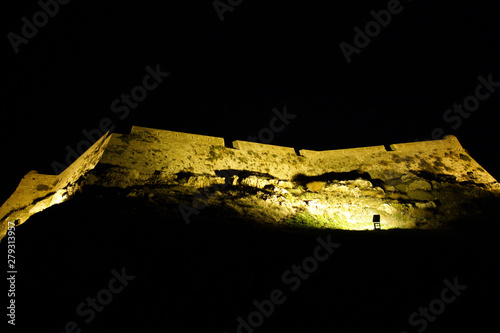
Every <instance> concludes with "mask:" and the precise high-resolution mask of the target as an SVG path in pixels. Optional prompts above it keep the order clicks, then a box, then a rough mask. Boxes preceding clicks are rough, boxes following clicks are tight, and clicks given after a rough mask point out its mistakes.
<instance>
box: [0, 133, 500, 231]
mask: <svg viewBox="0 0 500 333" xmlns="http://www.w3.org/2000/svg"><path fill="white" fill-rule="evenodd" d="M297 152H298V154H297ZM98 167H104V168H107V169H113V168H115V169H116V170H120V172H121V173H122V174H126V175H128V176H127V177H126V180H124V178H123V177H122V178H120V179H121V180H120V183H116V182H113V181H112V180H109V179H108V180H102V179H101V180H97V181H96V182H95V183H96V184H99V185H101V186H118V187H128V186H134V185H145V184H148V182H149V181H150V180H151V179H152V177H153V175H159V174H160V175H163V176H166V177H167V178H168V175H176V174H179V173H181V172H188V173H191V174H200V175H211V176H216V175H217V173H218V172H220V171H224V170H240V171H250V172H256V173H261V174H262V173H265V174H268V175H270V176H272V177H274V178H276V179H279V180H293V179H295V177H297V176H299V175H301V176H319V175H323V174H326V173H345V172H352V171H356V172H358V173H360V174H367V175H369V177H370V178H371V179H379V180H381V181H384V182H387V181H390V180H392V179H399V178H401V177H402V176H403V175H406V174H409V173H419V172H426V173H432V174H436V175H448V176H453V177H452V178H454V179H456V181H457V182H463V181H471V182H474V183H480V184H485V185H486V186H489V184H490V185H491V184H496V185H498V184H497V182H496V180H495V179H494V178H493V177H492V176H491V175H490V174H489V173H488V172H487V171H486V170H484V169H483V168H482V167H481V166H480V165H479V164H478V163H477V162H476V161H475V160H474V159H473V158H472V157H471V156H470V155H469V154H468V153H467V152H466V151H465V150H464V149H463V147H462V146H461V144H460V142H459V141H458V139H457V138H456V137H455V136H447V137H445V138H444V139H443V140H435V141H424V142H411V143H398V144H391V145H378V146H372V147H360V148H352V149H337V150H324V151H314V150H307V149H301V150H296V149H295V148H292V147H282V146H275V145H269V144H261V143H255V142H248V141H240V140H237V141H233V142H232V147H226V145H225V140H224V139H223V138H220V137H212V136H206V135H199V134H190V133H182V132H175V131H168V130H160V129H151V128H145V127H139V126H134V127H132V130H131V132H130V133H129V134H118V133H112V134H110V133H107V134H106V135H104V136H103V137H102V138H100V139H99V140H98V141H97V142H95V143H94V144H93V145H92V147H90V148H89V149H88V150H87V151H86V152H85V153H84V154H82V155H81V156H80V157H79V158H78V159H77V160H76V161H74V162H73V163H72V164H71V165H70V166H69V167H68V168H67V169H66V170H64V171H63V172H61V173H60V174H59V175H41V174H38V173H37V172H36V171H31V172H29V173H28V174H27V175H26V176H25V177H24V178H23V179H22V180H21V182H20V184H19V186H18V188H17V189H16V191H15V192H14V193H13V194H12V196H11V197H10V198H9V199H8V200H7V201H6V202H5V203H4V204H3V205H2V206H1V207H0V219H1V222H2V223H3V222H4V221H5V220H6V219H7V218H8V219H11V220H12V219H18V220H20V221H21V223H22V222H24V221H25V220H26V219H27V218H28V217H29V216H30V215H32V214H33V213H35V212H37V211H40V210H43V209H45V208H46V207H49V206H51V205H53V204H55V203H58V202H61V201H63V200H64V198H65V196H66V195H67V193H68V191H69V190H68V189H69V188H70V187H71V186H74V184H76V183H77V182H78V181H80V180H81V179H83V178H85V179H87V178H89V177H93V175H92V171H93V170H94V169H96V168H98ZM94 177H95V176H94ZM496 185H495V186H496Z"/></svg>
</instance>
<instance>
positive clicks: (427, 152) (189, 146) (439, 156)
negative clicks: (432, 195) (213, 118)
mask: <svg viewBox="0 0 500 333" xmlns="http://www.w3.org/2000/svg"><path fill="white" fill-rule="evenodd" d="M233 147H234V148H228V147H225V145H224V139H223V138H217V137H209V136H203V135H192V134H186V133H180V132H173V131H164V130H156V129H148V128H142V127H134V128H133V129H132V131H131V134H128V135H122V134H113V135H112V136H111V140H110V142H109V144H108V147H107V148H106V150H105V152H104V155H103V157H102V159H101V161H100V163H104V164H108V165H114V166H120V167H124V168H131V169H135V170H137V171H139V172H140V173H144V174H150V173H154V172H167V173H178V172H182V171H185V172H192V173H198V174H211V175H213V174H214V173H215V171H217V170H227V169H234V170H248V171H254V172H261V173H268V174H270V175H272V176H274V177H276V178H280V179H288V180H289V179H292V178H293V177H294V176H295V175H297V174H305V175H309V176H314V175H320V174H323V173H327V172H349V171H354V170H357V171H360V172H367V173H369V174H370V175H371V177H372V178H379V179H382V180H388V179H393V178H397V177H398V176H401V175H403V174H406V173H408V172H410V170H412V171H427V172H431V173H440V174H447V175H453V176H456V177H457V180H458V181H466V180H473V181H475V182H478V183H491V182H495V179H494V178H493V177H492V176H491V175H490V174H488V172H486V171H485V170H484V169H482V168H481V166H480V165H479V164H478V163H477V162H476V161H474V160H473V159H472V158H471V157H470V156H469V154H468V153H467V152H466V151H465V150H464V149H463V148H462V146H461V145H460V143H459V142H458V140H457V138H456V137H454V136H447V137H446V138H445V139H443V140H436V141H425V142H412V143H402V144H393V145H390V147H391V149H392V151H387V150H386V148H385V147H384V146H373V147H362V148H353V149H338V150H326V151H313V150H305V149H304V150H300V151H299V154H300V155H297V154H296V152H295V149H294V148H290V147H281V146H274V145H266V144H259V143H254V142H247V141H234V142H233Z"/></svg>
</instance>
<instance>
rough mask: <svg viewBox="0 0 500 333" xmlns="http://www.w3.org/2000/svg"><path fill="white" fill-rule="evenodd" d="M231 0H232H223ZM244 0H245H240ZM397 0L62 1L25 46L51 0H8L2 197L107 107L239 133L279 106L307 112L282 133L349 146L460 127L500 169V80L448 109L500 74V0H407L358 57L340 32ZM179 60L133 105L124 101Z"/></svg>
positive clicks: (155, 123)
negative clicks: (29, 25) (451, 111)
mask: <svg viewBox="0 0 500 333" xmlns="http://www.w3.org/2000/svg"><path fill="white" fill-rule="evenodd" d="M223 2H226V3H227V1H223ZM237 2H238V1H233V3H237ZM387 5H388V1H352V0H349V1H334V3H333V4H332V3H330V2H328V3H325V2H324V1H272V2H269V1H250V0H243V1H241V4H240V5H238V6H236V7H234V10H233V11H232V12H225V13H224V17H225V19H224V21H222V22H221V20H220V19H219V16H218V14H217V12H216V10H215V9H214V6H213V1H211V0H210V1H200V2H196V3H191V2H189V3H188V2H187V1H147V3H145V2H141V1H106V2H105V3H103V1H76V0H73V1H71V2H69V3H68V4H65V5H61V6H60V8H59V12H58V13H57V14H56V15H54V17H52V18H50V19H49V21H48V24H47V25H46V26H44V27H41V28H39V32H38V34H37V35H36V36H34V37H33V38H31V39H29V42H28V43H27V44H22V45H20V46H19V52H18V53H17V54H16V53H15V52H14V49H13V47H12V45H11V43H10V41H9V39H8V37H7V35H8V34H9V32H13V33H16V34H19V35H21V29H22V26H23V22H22V21H21V19H22V17H23V16H25V17H26V18H28V19H29V20H30V21H31V20H32V17H33V14H35V13H36V12H38V11H40V5H39V4H38V3H37V2H36V1H26V2H21V1H13V0H9V1H4V2H2V3H1V4H0V16H1V25H0V27H1V31H0V34H1V36H3V37H2V42H1V44H0V48H1V49H0V50H1V60H0V71H1V72H0V89H1V95H0V107H1V108H0V110H1V115H0V151H1V152H2V161H3V163H2V164H3V170H4V172H3V173H2V174H1V176H0V177H1V178H0V182H1V184H2V190H1V191H0V192H1V196H2V197H1V198H2V202H3V201H4V200H5V199H6V198H7V197H8V195H10V194H11V193H12V192H13V191H14V189H15V187H16V186H17V184H18V182H19V181H20V179H21V178H22V176H23V175H24V174H26V173H27V172H28V171H30V170H32V169H35V170H38V171H39V172H42V173H52V172H53V171H52V168H51V163H52V162H53V161H60V162H63V161H64V159H65V156H66V151H65V147H66V145H69V146H71V147H76V145H77V144H78V142H80V141H81V140H84V139H85V137H84V136H83V135H82V133H81V132H82V130H84V129H87V130H91V129H94V128H97V127H98V126H99V122H100V121H101V119H103V118H109V119H111V121H112V122H113V124H114V125H116V129H115V132H120V133H127V132H128V131H129V130H130V127H131V126H132V125H140V126H147V127H154V128H160V129H166V130H174V131H181V132H189V133H197V134H204V135H212V136H220V137H224V138H225V139H226V145H228V146H230V142H231V141H233V140H236V139H239V140H245V139H246V138H247V137H248V136H249V135H256V134H257V133H258V132H259V130H260V129H262V128H264V127H268V124H269V119H270V118H272V117H273V113H272V109H273V108H277V109H279V110H281V109H283V107H284V106H286V107H287V110H288V112H289V113H292V114H296V115H297V117H296V118H295V119H293V120H292V121H291V122H290V124H289V125H288V126H287V127H286V128H285V129H284V130H283V131H282V132H280V133H277V134H276V136H275V139H274V140H273V141H272V142H271V143H272V144H276V145H284V146H291V147H295V148H297V149H304V148H305V149H313V150H325V149H337V148H349V147H358V146H370V145H380V144H388V143H398V142H410V141H414V140H415V139H420V140H423V139H428V138H430V136H431V132H432V131H433V130H434V129H435V128H442V129H443V130H444V132H445V133H446V134H453V135H456V136H457V137H458V138H459V140H460V141H461V143H462V145H463V146H464V147H465V148H467V149H468V150H469V152H470V153H471V154H472V156H473V157H474V158H475V159H476V160H477V161H478V162H479V163H480V164H481V165H483V166H484V167H485V168H486V169H487V170H488V171H489V172H490V173H492V174H493V176H494V177H496V178H497V179H499V178H500V169H499V168H498V167H497V165H496V163H495V159H496V156H495V155H496V153H497V142H498V126H499V122H498V121H499V120H500V117H499V115H498V110H499V108H498V107H499V105H500V88H499V89H498V91H497V92H495V93H493V94H491V96H490V97H489V98H488V99H486V100H485V101H482V102H481V104H480V106H479V108H478V109H477V111H475V112H474V113H472V114H471V116H470V117H469V118H468V119H464V120H463V123H462V124H461V126H459V127H458V128H457V129H456V130H455V129H452V128H451V125H452V123H450V122H448V123H447V122H445V121H444V120H443V114H444V113H445V111H446V110H447V109H448V108H450V107H452V106H453V104H454V103H462V102H463V101H464V98H466V97H467V96H469V95H473V94H474V92H475V88H476V86H477V85H478V83H479V81H478V76H480V75H482V76H483V77H485V78H487V77H488V75H490V74H491V75H492V77H493V80H494V81H500V64H499V61H498V59H500V58H499V55H500V44H499V37H498V36H499V33H500V20H498V17H500V3H499V2H498V1H486V0H474V1H473V0H462V1H456V0H455V1H440V2H439V3H435V2H433V1H423V0H420V1H410V0H405V1H401V5H400V6H402V8H403V9H402V10H401V12H400V13H399V14H395V15H393V16H392V20H391V22H390V23H389V24H388V25H387V27H385V28H382V29H381V32H380V33H379V34H378V35H376V36H375V37H373V38H372V39H371V42H370V44H369V45H368V46H367V47H365V48H364V49H362V50H361V52H360V53H359V54H353V55H352V62H351V63H350V64H348V63H347V61H346V59H345V57H344V55H343V54H342V51H341V49H340V48H339V44H340V43H341V42H346V43H349V44H353V39H354V35H355V31H354V30H353V29H354V27H356V26H358V27H359V28H361V29H364V27H365V24H366V23H368V22H369V21H372V20H373V17H372V16H371V14H370V11H372V10H374V11H376V12H378V11H380V10H382V9H385V8H387ZM157 64H159V66H160V68H161V70H162V71H165V72H169V73H170V76H169V77H168V78H166V79H165V80H164V81H163V82H162V83H161V84H160V85H159V86H158V87H157V88H156V89H154V90H153V91H151V92H149V93H148V97H147V98H146V99H145V100H144V101H143V102H141V103H139V105H138V106H137V107H136V108H135V109H133V110H131V112H130V115H129V116H128V117H126V118H125V119H123V120H122V119H119V117H118V115H119V114H117V113H114V112H113V111H112V110H111V103H112V102H113V101H114V100H115V99H117V98H119V97H120V95H121V94H122V93H125V94H129V93H130V91H131V89H132V88H133V87H134V86H136V85H138V84H141V83H142V79H143V77H144V75H146V73H147V72H146V70H145V68H146V66H151V67H153V68H154V67H156V65H157Z"/></svg>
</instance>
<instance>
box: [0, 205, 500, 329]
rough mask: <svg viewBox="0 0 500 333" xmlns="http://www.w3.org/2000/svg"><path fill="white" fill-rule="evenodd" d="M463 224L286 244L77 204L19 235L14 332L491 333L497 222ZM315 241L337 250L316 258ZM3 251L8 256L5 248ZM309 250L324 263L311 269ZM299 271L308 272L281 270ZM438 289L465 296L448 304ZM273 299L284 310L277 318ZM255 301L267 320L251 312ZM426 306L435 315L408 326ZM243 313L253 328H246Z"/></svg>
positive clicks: (212, 223) (206, 221)
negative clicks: (451, 288)
mask: <svg viewBox="0 0 500 333" xmlns="http://www.w3.org/2000/svg"><path fill="white" fill-rule="evenodd" d="M173 211H175V207H174V208H173ZM173 216H175V214H174V215H173ZM466 222H467V223H466V227H463V226H462V227H460V228H457V229H454V230H448V231H418V230H401V231H397V230H396V231H381V232H374V231H372V232H348V231H331V232H324V231H322V232H320V231H316V232H313V231H303V232H291V231H286V232H285V231H283V230H281V231H280V230H269V229H263V228H255V227H250V226H244V225H238V226H235V225H234V223H232V220H225V217H224V216H217V212H212V211H209V210H208V209H207V210H205V211H202V212H201V214H200V215H199V216H198V217H196V218H194V219H193V222H192V223H191V224H190V225H186V224H185V223H184V222H183V221H182V220H181V219H180V218H177V219H176V218H171V219H168V220H165V219H162V218H160V217H158V216H157V215H156V214H152V213H150V212H148V210H147V209H145V207H143V206H141V204H140V203H137V202H135V201H133V200H128V199H127V200H111V201H106V200H104V201H103V200H101V201H99V200H93V199H85V198H80V200H74V201H71V202H67V203H64V204H61V205H58V206H54V207H52V208H50V209H48V210H46V211H44V212H43V213H41V214H38V215H37V216H34V217H33V218H32V219H30V221H28V222H27V223H26V224H24V225H22V226H20V227H18V228H17V229H16V264H17V271H18V274H17V280H16V297H15V299H16V326H15V329H12V328H13V327H10V330H9V331H13V332H24V333H30V332H37V333H38V332H80V331H79V330H81V332H222V333H223V332H227V333H232V332H242V333H250V332H397V333H399V332H402V331H407V332H424V331H425V332H467V333H469V332H498V331H499V326H500V324H499V323H498V320H497V319H496V318H497V317H498V310H499V309H500V307H499V305H498V304H499V300H500V297H499V296H500V293H499V291H498V290H499V287H498V282H499V281H500V279H499V278H500V270H499V265H498V250H497V248H498V245H497V243H498V242H497V238H498V228H497V227H494V226H495V223H497V222H498V221H491V220H485V219H477V220H475V221H466ZM318 237H321V239H323V240H324V241H325V242H328V239H329V237H330V239H331V242H333V243H338V244H340V246H338V247H337V248H334V247H332V251H333V252H332V253H331V254H329V253H328V252H327V250H325V249H324V248H321V250H316V249H317V247H318V246H321V245H320V244H321V242H319V241H318V239H317V238H318ZM335 246H336V245H335ZM0 248H1V250H2V253H4V254H5V253H6V252H7V246H6V242H5V241H2V243H1V244H0ZM315 250H316V254H317V255H318V256H320V257H321V260H324V261H322V262H318V261H315V260H312V259H306V258H308V257H312V256H314V253H315ZM5 257H6V255H5ZM318 258H319V257H318ZM304 259H306V261H305V262H304V264H305V265H306V269H307V270H309V273H307V272H304V269H302V268H301V271H303V272H304V273H302V272H298V273H294V272H287V271H288V270H290V269H292V266H293V265H299V266H302V263H303V261H304ZM315 263H317V265H315ZM113 270H115V273H113V272H112V271H113ZM116 274H118V275H120V274H124V275H125V277H124V278H125V282H119V280H117V279H116V278H115V277H114V276H115V275H116ZM132 277H133V278H132ZM445 279H447V280H448V281H449V283H451V284H453V283H455V281H454V280H455V279H457V281H456V283H458V284H459V285H461V286H467V287H466V289H464V288H465V287H459V288H461V289H462V290H457V291H456V292H455V294H454V293H453V292H452V291H446V290H444V289H445V288H447V286H446V284H445V283H444V282H443V281H444V280H445ZM4 281H5V280H4ZM4 290H5V289H4ZM274 290H278V291H274ZM273 291H274V293H273V294H272V295H273V296H274V298H275V301H277V303H280V304H275V305H273V309H271V307H270V306H269V301H266V300H269V299H270V298H271V296H270V295H271V293H272V292H273ZM457 295H458V296H457ZM278 296H279V297H278ZM92 298H97V299H98V300H97V304H96V305H95V306H96V309H99V310H100V312H99V311H97V310H93V309H92V306H91V305H90V303H89V300H90V302H92V300H91V299H92ZM443 299H446V300H447V301H448V303H449V304H446V303H445V302H443ZM255 300H256V301H258V302H259V303H260V304H262V305H263V306H264V308H263V310H262V311H263V312H266V314H267V315H268V316H267V317H266V316H265V315H259V314H257V313H254V314H252V312H255V311H256V310H257V308H256V306H255V305H254V304H253V302H254V301H255ZM99 302H101V303H102V304H99ZM3 306H6V303H5V302H4V303H3ZM429 306H431V307H433V308H434V311H435V312H437V313H438V314H437V315H433V314H432V312H431V311H429V315H428V316H429V317H428V318H429V319H425V317H424V316H423V315H420V314H417V315H415V316H414V318H413V319H414V323H413V325H412V324H411V323H410V322H409V317H410V316H411V315H412V314H413V313H414V312H417V313H418V312H419V308H422V309H423V310H424V311H425V309H424V308H428V307H429ZM271 312H272V313H271ZM249 315H250V321H251V322H252V323H253V324H254V326H255V327H250V326H247V327H245V328H244V327H242V326H240V324H239V322H238V321H237V319H238V317H242V318H244V320H245V322H246V323H248V321H249ZM7 319H8V318H6V317H5V316H4V318H3V319H2V320H4V321H7ZM71 322H74V323H71ZM65 327H66V328H65Z"/></svg>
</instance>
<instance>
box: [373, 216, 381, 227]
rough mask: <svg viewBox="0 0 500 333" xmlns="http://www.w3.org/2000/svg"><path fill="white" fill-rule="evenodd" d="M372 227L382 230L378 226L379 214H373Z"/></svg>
mask: <svg viewBox="0 0 500 333" xmlns="http://www.w3.org/2000/svg"><path fill="white" fill-rule="evenodd" d="M373 229H374V230H382V229H381V227H380V215H373Z"/></svg>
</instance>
